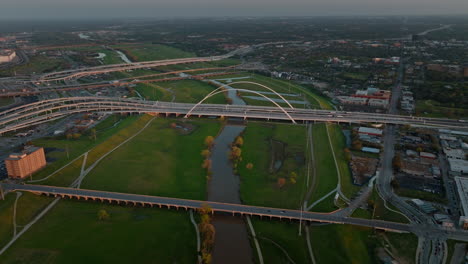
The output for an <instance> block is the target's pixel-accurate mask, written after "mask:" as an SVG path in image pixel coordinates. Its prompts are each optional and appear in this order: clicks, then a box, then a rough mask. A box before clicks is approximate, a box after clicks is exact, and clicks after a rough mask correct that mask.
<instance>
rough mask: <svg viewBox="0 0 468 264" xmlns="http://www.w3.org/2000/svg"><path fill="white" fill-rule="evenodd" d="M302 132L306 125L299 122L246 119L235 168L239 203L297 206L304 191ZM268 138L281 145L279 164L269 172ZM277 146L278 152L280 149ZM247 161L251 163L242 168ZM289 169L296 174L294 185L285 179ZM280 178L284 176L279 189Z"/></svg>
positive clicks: (270, 160) (287, 178) (270, 146)
mask: <svg viewBox="0 0 468 264" xmlns="http://www.w3.org/2000/svg"><path fill="white" fill-rule="evenodd" d="M306 132H307V131H306V128H305V127H304V126H299V125H289V124H277V123H276V124H273V123H256V122H249V124H248V125H247V127H246V129H245V131H244V133H243V135H242V136H243V138H244V145H243V147H242V162H241V163H240V164H239V168H238V172H239V175H240V178H241V184H240V192H241V199H242V201H243V203H245V204H251V205H259V206H271V207H278V208H291V209H295V208H299V207H300V204H301V200H302V199H303V196H304V195H305V191H306V190H305V180H306V178H305V173H306V166H305V162H304V159H305V157H304V155H305V153H306V148H305V147H306V146H305V144H304V141H305V140H306ZM270 140H275V141H281V142H282V143H283V144H284V145H283V146H284V151H283V152H282V153H283V155H282V156H283V163H282V166H281V167H280V168H279V170H278V171H273V172H271V170H270V164H271V162H272V159H273V155H274V154H273V151H272V148H273V144H272V143H271V142H270ZM277 149H278V150H277V151H278V153H280V152H281V150H280V148H277ZM248 163H252V164H253V168H252V169H250V170H249V169H247V168H246V165H247V164H248ZM291 172H295V173H296V174H297V182H296V184H293V183H291V182H290V180H289V175H290V173H291ZM281 177H282V178H285V179H286V184H285V185H284V187H282V188H280V187H279V186H278V184H277V182H278V178H281Z"/></svg>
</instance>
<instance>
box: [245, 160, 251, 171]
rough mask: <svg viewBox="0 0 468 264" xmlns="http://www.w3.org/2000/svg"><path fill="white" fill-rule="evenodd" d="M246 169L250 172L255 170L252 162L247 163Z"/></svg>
mask: <svg viewBox="0 0 468 264" xmlns="http://www.w3.org/2000/svg"><path fill="white" fill-rule="evenodd" d="M245 167H246V168H247V169H249V170H251V169H252V168H253V164H252V163H251V162H249V163H247V165H245Z"/></svg>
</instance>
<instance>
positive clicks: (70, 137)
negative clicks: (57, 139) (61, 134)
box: [65, 133, 73, 139]
mask: <svg viewBox="0 0 468 264" xmlns="http://www.w3.org/2000/svg"><path fill="white" fill-rule="evenodd" d="M65 136H66V137H67V139H72V138H73V134H71V133H67V134H66V135H65Z"/></svg>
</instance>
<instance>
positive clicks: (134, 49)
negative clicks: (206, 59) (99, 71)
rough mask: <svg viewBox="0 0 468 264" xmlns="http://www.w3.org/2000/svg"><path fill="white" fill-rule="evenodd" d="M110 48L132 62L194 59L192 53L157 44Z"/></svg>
mask: <svg viewBox="0 0 468 264" xmlns="http://www.w3.org/2000/svg"><path fill="white" fill-rule="evenodd" d="M112 47H113V48H115V49H118V50H121V51H123V52H124V53H126V54H127V57H129V59H130V60H132V61H151V60H164V59H175V58H191V57H196V55H195V54H194V53H190V52H185V51H183V50H180V49H177V48H173V47H170V46H165V45H159V44H144V45H114V46H112Z"/></svg>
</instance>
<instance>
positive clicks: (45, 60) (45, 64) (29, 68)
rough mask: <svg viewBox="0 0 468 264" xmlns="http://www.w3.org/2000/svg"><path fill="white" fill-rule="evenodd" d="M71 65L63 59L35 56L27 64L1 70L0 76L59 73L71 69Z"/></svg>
mask: <svg viewBox="0 0 468 264" xmlns="http://www.w3.org/2000/svg"><path fill="white" fill-rule="evenodd" d="M69 67H70V66H69V64H68V63H67V62H66V61H65V60H63V59H54V58H49V57H46V56H42V55H37V56H33V57H31V58H30V61H29V62H28V63H26V64H21V65H17V66H13V67H10V68H7V69H3V70H0V76H5V77H10V76H14V75H15V74H18V75H22V74H39V73H43V72H51V71H58V70H63V69H67V68H69Z"/></svg>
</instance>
